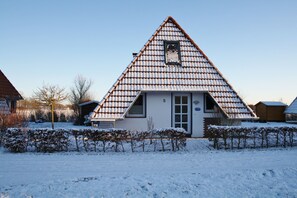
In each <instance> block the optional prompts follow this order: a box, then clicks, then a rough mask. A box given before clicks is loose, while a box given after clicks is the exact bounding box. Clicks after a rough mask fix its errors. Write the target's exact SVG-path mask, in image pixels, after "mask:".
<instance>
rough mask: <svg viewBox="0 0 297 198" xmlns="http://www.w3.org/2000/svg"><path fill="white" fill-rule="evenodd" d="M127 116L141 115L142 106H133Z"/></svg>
mask: <svg viewBox="0 0 297 198" xmlns="http://www.w3.org/2000/svg"><path fill="white" fill-rule="evenodd" d="M129 114H138V115H139V114H140V115H141V114H143V106H142V105H133V106H132V107H131V109H130V111H129Z"/></svg>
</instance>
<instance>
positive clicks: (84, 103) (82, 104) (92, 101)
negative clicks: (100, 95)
mask: <svg viewBox="0 0 297 198" xmlns="http://www.w3.org/2000/svg"><path fill="white" fill-rule="evenodd" d="M92 103H97V104H99V101H97V100H91V101H88V102H83V103H80V104H79V106H84V105H88V104H92Z"/></svg>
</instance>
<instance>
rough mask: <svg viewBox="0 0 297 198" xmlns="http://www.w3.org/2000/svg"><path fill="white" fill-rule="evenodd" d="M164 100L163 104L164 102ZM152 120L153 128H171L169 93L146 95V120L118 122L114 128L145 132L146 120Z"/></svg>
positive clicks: (150, 93) (146, 127) (132, 119)
mask: <svg viewBox="0 0 297 198" xmlns="http://www.w3.org/2000/svg"><path fill="white" fill-rule="evenodd" d="M164 100H165V102H164ZM149 117H151V118H152V119H153V123H154V127H155V128H162V127H163V128H164V127H171V93H170V92H163V93H162V92H161V93H160V92H157V93H154V92H148V93H146V118H125V119H124V120H118V121H116V123H115V127H117V128H124V129H130V130H147V129H148V118H149Z"/></svg>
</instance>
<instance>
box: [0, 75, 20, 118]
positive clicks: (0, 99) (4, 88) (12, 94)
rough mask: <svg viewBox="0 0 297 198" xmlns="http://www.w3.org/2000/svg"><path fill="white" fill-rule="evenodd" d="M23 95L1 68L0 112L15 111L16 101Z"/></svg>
mask: <svg viewBox="0 0 297 198" xmlns="http://www.w3.org/2000/svg"><path fill="white" fill-rule="evenodd" d="M22 99H23V97H22V96H21V94H20V93H19V92H18V91H17V90H16V88H15V87H14V86H13V85H12V84H11V82H10V81H9V80H8V79H7V78H6V76H5V75H4V74H3V72H2V71H1V70H0V113H4V114H7V113H15V111H16V103H17V101H18V100H22Z"/></svg>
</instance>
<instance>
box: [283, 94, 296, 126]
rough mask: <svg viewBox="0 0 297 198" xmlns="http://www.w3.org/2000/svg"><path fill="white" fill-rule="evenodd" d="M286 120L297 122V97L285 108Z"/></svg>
mask: <svg viewBox="0 0 297 198" xmlns="http://www.w3.org/2000/svg"><path fill="white" fill-rule="evenodd" d="M285 115H286V122H290V123H297V97H296V98H295V100H294V101H293V102H292V103H291V104H290V105H289V106H288V107H287V109H286V110H285Z"/></svg>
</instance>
